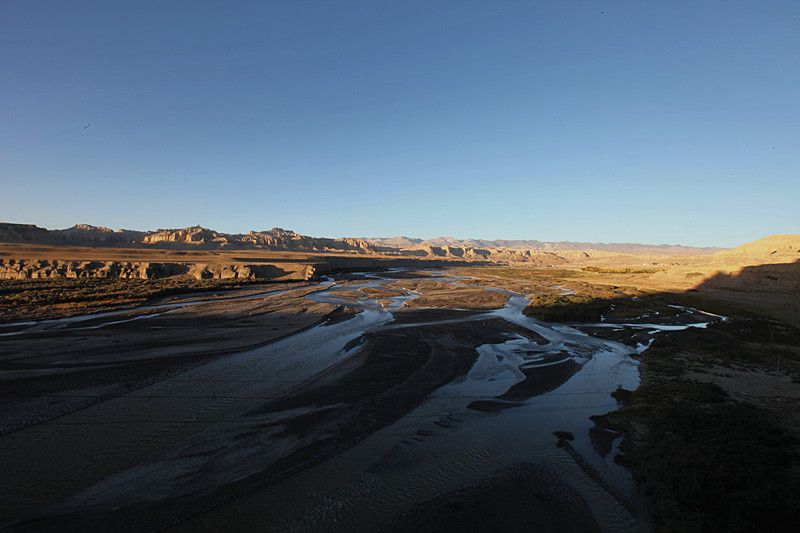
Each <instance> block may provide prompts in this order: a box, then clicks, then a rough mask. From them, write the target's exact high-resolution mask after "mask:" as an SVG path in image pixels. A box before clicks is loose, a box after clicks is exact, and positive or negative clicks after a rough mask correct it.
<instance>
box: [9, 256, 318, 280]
mask: <svg viewBox="0 0 800 533" xmlns="http://www.w3.org/2000/svg"><path fill="white" fill-rule="evenodd" d="M178 275H189V276H192V277H194V278H196V279H239V280H259V279H263V280H281V281H287V280H309V279H313V278H314V277H315V275H316V267H315V266H314V265H311V264H295V263H288V264H287V263H281V264H280V265H272V264H254V265H245V264H236V263H231V264H224V263H223V264H216V263H215V264H198V263H153V262H137V261H59V260H42V259H0V279H52V278H74V279H77V278H125V279H160V278H167V277H171V276H178Z"/></svg>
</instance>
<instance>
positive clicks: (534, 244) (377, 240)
mask: <svg viewBox="0 0 800 533" xmlns="http://www.w3.org/2000/svg"><path fill="white" fill-rule="evenodd" d="M363 240H365V241H367V242H369V243H371V244H375V245H378V246H390V247H397V248H405V249H415V248H417V247H420V246H439V247H443V246H450V247H466V248H482V249H487V250H494V249H501V248H502V249H509V250H537V251H559V252H561V251H565V250H573V251H584V250H596V251H602V252H613V253H619V254H630V255H675V256H677V255H705V254H713V253H716V252H720V251H723V250H725V248H720V247H715V246H708V247H695V246H682V245H679V244H657V245H656V244H640V243H614V242H612V243H602V242H576V241H556V242H546V241H537V240H505V239H496V240H493V241H489V240H484V239H455V238H453V237H437V238H435V239H426V240H423V239H417V238H411V237H388V238H382V237H364V238H363Z"/></svg>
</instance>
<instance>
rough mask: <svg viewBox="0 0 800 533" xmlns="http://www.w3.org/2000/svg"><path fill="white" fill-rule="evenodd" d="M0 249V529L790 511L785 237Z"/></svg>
mask: <svg viewBox="0 0 800 533" xmlns="http://www.w3.org/2000/svg"><path fill="white" fill-rule="evenodd" d="M0 240H2V242H0V278H2V279H0V294H2V299H1V300H0V320H1V322H0V391H2V394H0V449H1V450H2V453H1V454H0V463H1V464H0V472H3V474H2V478H3V483H2V489H0V501H2V505H1V506H0V509H2V515H1V516H0V523H1V524H2V527H3V529H6V530H9V531H65V530H70V531H112V530H113V531H162V530H165V531H218V530H235V531H247V530H256V529H257V530H274V531H422V530H436V531H487V530H492V529H497V530H501V531H531V530H536V531H575V532H578V531H580V532H584V531H652V530H656V531H706V530H708V531H712V530H713V531H734V530H736V531H739V530H741V531H789V530H790V529H791V528H790V527H789V526H790V524H792V523H794V522H793V520H794V519H796V518H798V517H800V515H798V511H799V509H798V501H797V499H796V497H795V496H793V495H796V494H797V490H798V489H800V483H799V480H800V462H799V461H800V440H798V437H799V436H800V433H799V432H800V418H798V415H797V413H798V411H797V406H798V401H800V386H799V385H798V383H800V330H798V326H800V324H799V323H798V312H800V236H798V235H775V236H771V237H766V238H764V239H761V240H759V241H756V242H754V243H748V244H743V245H742V246H740V247H737V248H733V249H693V248H689V247H666V248H664V247H661V248H659V247H654V246H645V245H600V244H597V245H594V246H593V245H590V244H587V243H541V242H539V241H524V242H521V241H517V242H514V243H508V242H504V243H502V244H503V246H500V245H499V244H498V243H492V242H485V241H484V242H477V241H472V242H464V241H456V240H455V239H440V240H438V242H436V241H435V242H428V243H424V242H412V241H411V240H409V239H394V240H391V239H355V238H354V239H338V240H334V239H320V238H313V237H308V236H303V235H298V234H295V233H293V232H290V231H286V230H282V229H278V228H276V229H273V230H270V231H268V232H250V233H249V234H247V235H226V234H220V233H218V232H215V231H213V230H208V229H205V228H202V227H199V226H198V227H191V228H185V229H178V230H158V231H152V232H131V231H116V232H115V231H112V230H108V229H106V228H99V227H95V226H88V225H79V226H75V227H73V228H70V229H69V230H59V231H50V230H45V229H43V228H38V227H36V226H25V225H18V224H10V223H6V224H2V225H0ZM506 245H508V246H506ZM510 246H517V247H516V248H513V247H510ZM659 252H662V253H659Z"/></svg>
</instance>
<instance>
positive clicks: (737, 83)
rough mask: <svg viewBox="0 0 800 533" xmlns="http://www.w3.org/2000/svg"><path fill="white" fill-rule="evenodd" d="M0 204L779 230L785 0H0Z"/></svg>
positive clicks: (788, 76) (786, 154) (788, 26)
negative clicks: (381, 0) (224, 0)
mask: <svg viewBox="0 0 800 533" xmlns="http://www.w3.org/2000/svg"><path fill="white" fill-rule="evenodd" d="M87 125H88V127H86V126H87ZM0 221H5V222H18V223H29V224H37V225H39V226H42V227H47V228H50V229H55V228H64V227H68V226H71V225H73V224H76V223H88V224H94V225H102V226H108V227H111V228H114V229H119V228H127V229H140V230H147V229H156V228H173V227H185V226H189V225H195V224H200V225H203V226H205V227H210V228H212V229H215V230H218V231H223V232H229V233H240V232H247V231H249V230H251V229H254V230H262V229H269V228H271V227H274V226H280V227H284V228H287V229H292V230H294V231H297V232H298V233H303V234H307V235H314V236H325V237H343V236H350V237H359V236H384V237H387V236H393V235H407V236H412V237H422V238H431V237H437V236H440V235H449V236H453V237H457V238H467V237H473V238H483V239H497V238H504V239H538V240H544V241H554V240H576V241H589V242H643V243H650V244H662V243H668V244H676V243H677V244H685V245H700V246H712V245H717V246H736V245H738V244H741V243H743V242H748V241H752V240H755V239H758V238H760V237H762V236H765V235H770V234H775V233H800V2H797V1H791V2H789V1H753V2H736V1H728V0H726V1H720V2H699V1H665V2H657V1H636V2H611V1H607V2H603V1H591V2H589V1H586V2H578V1H574V2H569V1H567V2H535V1H527V2H511V1H500V2H486V1H480V2H471V1H419V2H416V1H395V2H378V1H364V2H352V1H316V2H312V1H284V2H265V1H258V2H205V1H153V2H145V1H135V2H130V1H120V0H115V1H113V2H109V1H105V0H103V1H96V2H81V1H67V0H64V1H50V2H41V1H32V0H25V1H5V2H0Z"/></svg>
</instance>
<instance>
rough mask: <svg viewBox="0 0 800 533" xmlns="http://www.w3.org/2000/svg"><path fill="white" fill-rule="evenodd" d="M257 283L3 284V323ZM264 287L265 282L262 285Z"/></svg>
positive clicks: (123, 281)
mask: <svg viewBox="0 0 800 533" xmlns="http://www.w3.org/2000/svg"><path fill="white" fill-rule="evenodd" d="M253 283H256V282H250V281H242V280H197V279H195V278H193V277H189V276H176V277H171V278H163V279H156V280H143V279H123V278H79V279H67V278H55V279H43V280H0V321H12V320H19V319H26V320H30V319H34V320H41V319H46V318H55V317H62V316H71V315H75V314H83V313H91V312H95V311H100V310H104V309H107V308H109V307H121V306H132V305H137V304H140V303H142V302H145V301H147V300H149V299H152V298H158V297H163V296H169V295H173V294H183V293H189V292H203V291H220V290H230V289H235V288H239V287H242V286H244V285H248V284H253ZM262 283H263V282H262Z"/></svg>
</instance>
